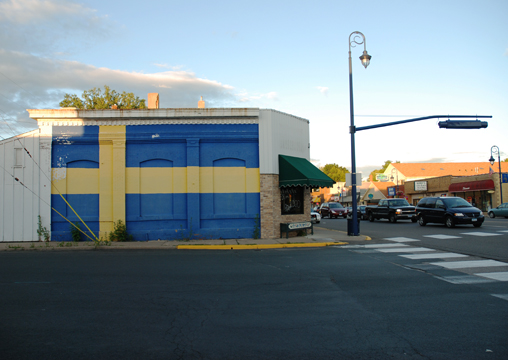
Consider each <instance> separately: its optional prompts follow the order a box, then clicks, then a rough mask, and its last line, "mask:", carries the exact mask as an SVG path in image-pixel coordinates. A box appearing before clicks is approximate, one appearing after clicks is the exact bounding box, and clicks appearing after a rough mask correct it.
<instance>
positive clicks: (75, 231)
mask: <svg viewBox="0 0 508 360" xmlns="http://www.w3.org/2000/svg"><path fill="white" fill-rule="evenodd" d="M74 225H75V226H72V225H71V236H72V241H75V242H78V241H81V226H79V223H74Z"/></svg>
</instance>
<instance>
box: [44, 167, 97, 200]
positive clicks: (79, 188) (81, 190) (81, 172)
mask: <svg viewBox="0 0 508 360" xmlns="http://www.w3.org/2000/svg"><path fill="white" fill-rule="evenodd" d="M51 178H52V180H53V181H52V184H53V186H52V187H51V194H55V195H58V194H59V193H62V194H63V195H65V194H70V195H74V194H98V193H99V169H78V168H71V169H67V168H54V169H51Z"/></svg>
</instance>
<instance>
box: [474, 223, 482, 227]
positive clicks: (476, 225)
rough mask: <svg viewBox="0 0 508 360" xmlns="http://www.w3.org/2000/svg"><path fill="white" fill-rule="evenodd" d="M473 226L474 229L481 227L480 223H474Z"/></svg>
mask: <svg viewBox="0 0 508 360" xmlns="http://www.w3.org/2000/svg"><path fill="white" fill-rule="evenodd" d="M473 226H474V227H480V226H482V223H474V224H473Z"/></svg>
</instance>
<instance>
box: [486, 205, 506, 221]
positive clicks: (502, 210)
mask: <svg viewBox="0 0 508 360" xmlns="http://www.w3.org/2000/svg"><path fill="white" fill-rule="evenodd" d="M489 216H490V217H491V218H495V217H496V216H504V217H505V218H508V203H503V204H501V205H499V206H498V207H497V208H494V209H490V210H489Z"/></svg>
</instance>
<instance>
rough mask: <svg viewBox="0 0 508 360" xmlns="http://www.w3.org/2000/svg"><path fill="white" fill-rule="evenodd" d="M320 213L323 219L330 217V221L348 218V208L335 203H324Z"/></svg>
mask: <svg viewBox="0 0 508 360" xmlns="http://www.w3.org/2000/svg"><path fill="white" fill-rule="evenodd" d="M319 212H320V213H321V217H323V218H324V217H326V216H328V217H329V218H330V219H332V218H337V217H339V216H342V217H343V218H345V217H346V216H347V210H346V208H344V206H342V204H340V203H335V202H330V203H323V205H321V208H320V209H319Z"/></svg>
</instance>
